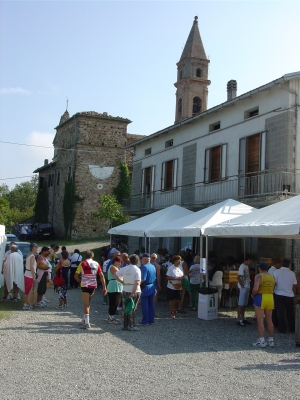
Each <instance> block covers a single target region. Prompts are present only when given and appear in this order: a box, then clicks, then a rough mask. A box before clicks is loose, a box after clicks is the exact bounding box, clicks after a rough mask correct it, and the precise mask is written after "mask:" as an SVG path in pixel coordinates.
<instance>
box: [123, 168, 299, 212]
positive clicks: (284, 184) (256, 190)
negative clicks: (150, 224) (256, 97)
mask: <svg viewBox="0 0 300 400" xmlns="http://www.w3.org/2000/svg"><path fill="white" fill-rule="evenodd" d="M299 178H300V174H299V173H295V172H288V171H268V170H267V171H263V172H260V173H257V174H247V175H239V176H232V177H228V178H227V179H224V180H221V181H218V182H211V183H196V184H194V185H188V186H182V187H179V188H177V189H174V190H169V191H156V192H153V193H151V194H150V195H135V196H132V197H131V198H130V199H127V200H125V201H124V203H123V207H124V211H125V212H126V213H130V214H132V213H149V212H153V211H157V210H160V209H163V208H165V207H168V206H171V205H173V204H177V205H179V206H183V207H187V208H190V209H201V208H204V207H206V206H207V205H210V204H213V203H218V202H221V201H224V200H226V199H228V198H232V199H235V200H238V201H243V200H244V201H246V202H247V201H248V202H249V200H253V201H254V202H255V201H257V200H259V199H262V198H264V197H270V196H278V195H291V196H294V195H297V194H300V193H299V182H300V179H299ZM297 181H298V184H297Z"/></svg>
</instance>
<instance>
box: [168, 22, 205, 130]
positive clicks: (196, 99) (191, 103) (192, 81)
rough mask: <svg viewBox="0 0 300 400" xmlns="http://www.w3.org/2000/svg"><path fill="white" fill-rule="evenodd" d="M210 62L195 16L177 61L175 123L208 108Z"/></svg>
mask: <svg viewBox="0 0 300 400" xmlns="http://www.w3.org/2000/svg"><path fill="white" fill-rule="evenodd" d="M209 62H210V61H209V60H208V59H207V57H206V54H205V50H204V47H203V44H202V40H201V36H200V32H199V28H198V17H195V19H194V22H193V26H192V29H191V31H190V34H189V37H188V39H187V41H186V44H185V47H184V49H183V52H182V54H181V58H180V61H179V62H178V63H177V82H176V83H175V84H174V86H175V87H176V89H177V90H176V109H175V124H178V123H180V122H181V121H184V120H185V119H188V118H191V117H194V116H196V115H197V114H200V113H201V112H203V111H206V110H207V98H208V86H209V85H210V81H209V80H208V65H209Z"/></svg>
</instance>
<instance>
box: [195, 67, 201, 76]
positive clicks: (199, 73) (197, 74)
mask: <svg viewBox="0 0 300 400" xmlns="http://www.w3.org/2000/svg"><path fill="white" fill-rule="evenodd" d="M196 77H197V78H201V69H200V68H197V70H196Z"/></svg>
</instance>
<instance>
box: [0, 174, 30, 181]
mask: <svg viewBox="0 0 300 400" xmlns="http://www.w3.org/2000/svg"><path fill="white" fill-rule="evenodd" d="M23 178H32V175H25V176H15V177H14V178H0V181H6V180H7V179H23Z"/></svg>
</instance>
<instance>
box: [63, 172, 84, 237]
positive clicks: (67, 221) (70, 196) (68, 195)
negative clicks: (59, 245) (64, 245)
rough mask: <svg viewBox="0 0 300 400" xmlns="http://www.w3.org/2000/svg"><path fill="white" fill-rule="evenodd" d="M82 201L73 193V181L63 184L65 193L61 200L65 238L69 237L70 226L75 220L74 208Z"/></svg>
mask: <svg viewBox="0 0 300 400" xmlns="http://www.w3.org/2000/svg"><path fill="white" fill-rule="evenodd" d="M82 201H83V199H82V198H81V197H79V196H78V195H77V194H76V193H75V185H74V183H73V181H72V180H71V181H67V182H65V193H64V199H63V213H64V227H65V237H66V238H68V237H70V236H71V229H72V224H73V222H74V219H75V213H76V212H75V206H76V203H77V202H82Z"/></svg>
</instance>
